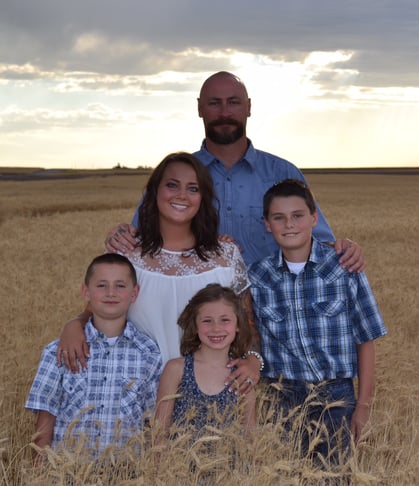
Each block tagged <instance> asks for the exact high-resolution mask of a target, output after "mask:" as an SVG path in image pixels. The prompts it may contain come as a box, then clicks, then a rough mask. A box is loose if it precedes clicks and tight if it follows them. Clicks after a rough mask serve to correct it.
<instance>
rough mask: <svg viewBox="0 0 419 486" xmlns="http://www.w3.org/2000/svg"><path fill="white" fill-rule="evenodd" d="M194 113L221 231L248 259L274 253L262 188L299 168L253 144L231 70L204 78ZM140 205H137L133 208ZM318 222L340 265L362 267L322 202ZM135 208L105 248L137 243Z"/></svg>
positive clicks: (244, 98)
mask: <svg viewBox="0 0 419 486" xmlns="http://www.w3.org/2000/svg"><path fill="white" fill-rule="evenodd" d="M198 114H199V116H200V117H201V118H202V120H203V122H204V128H205V139H204V141H203V143H202V146H201V149H200V150H199V151H198V152H195V153H194V155H195V156H196V157H197V158H198V159H199V160H201V162H202V163H203V164H204V165H205V166H206V167H207V168H208V170H209V172H210V173H211V176H212V179H213V181H214V186H215V191H216V193H217V196H218V199H219V202H220V207H219V215H220V228H219V229H220V233H221V234H227V235H230V236H232V237H233V238H234V240H235V241H236V242H237V244H238V245H239V247H240V248H241V251H242V256H243V259H244V260H245V262H246V264H247V265H249V264H250V263H253V262H256V261H258V260H260V259H262V258H264V257H265V256H267V255H270V254H272V253H273V252H274V251H275V249H276V248H277V244H276V243H275V240H274V239H273V237H272V235H271V234H270V233H268V231H267V230H266V228H265V225H264V222H263V209H262V201H263V195H264V194H265V192H266V190H267V189H268V188H269V187H271V186H272V185H273V184H274V183H276V182H279V181H281V180H284V179H299V180H301V181H303V182H305V183H307V181H306V180H305V178H304V176H303V174H302V173H301V171H300V170H299V169H298V168H297V167H296V166H295V165H294V164H292V163H291V162H288V161H287V160H285V159H282V158H280V157H277V156H275V155H272V154H270V153H267V152H263V151H261V150H257V149H255V148H254V146H253V144H252V142H251V141H250V139H249V138H247V134H246V124H247V118H248V117H249V116H250V114H251V99H250V98H249V96H248V93H247V89H246V86H245V85H244V83H243V82H242V81H241V79H240V78H238V77H237V76H235V75H234V74H232V73H229V72H226V71H220V72H218V73H215V74H213V75H212V76H210V77H209V78H208V79H206V80H205V82H204V84H203V85H202V88H201V91H200V94H199V98H198ZM137 211H138V208H137ZM317 211H318V215H319V222H318V224H317V226H316V227H315V228H314V230H313V234H314V236H315V237H316V238H317V239H318V240H320V241H327V242H334V246H335V250H336V252H338V253H342V252H344V253H343V254H342V257H341V259H340V261H341V264H342V266H343V267H345V268H348V270H349V271H361V270H363V269H364V268H365V259H364V256H363V253H362V250H361V248H360V246H359V245H358V244H356V243H355V242H351V241H350V240H337V241H335V238H334V235H333V231H332V230H331V228H330V226H329V224H328V223H327V221H326V219H325V217H324V216H323V213H322V212H321V210H320V208H319V207H317ZM137 218H138V215H137V212H136V213H135V215H134V217H133V219H132V224H131V225H127V224H120V225H118V226H117V227H115V228H113V229H112V230H111V231H110V232H109V233H108V235H107V238H106V241H105V244H106V247H107V249H108V251H121V252H124V251H125V249H126V248H128V249H132V248H133V247H134V245H135V239H134V234H135V226H136V223H137Z"/></svg>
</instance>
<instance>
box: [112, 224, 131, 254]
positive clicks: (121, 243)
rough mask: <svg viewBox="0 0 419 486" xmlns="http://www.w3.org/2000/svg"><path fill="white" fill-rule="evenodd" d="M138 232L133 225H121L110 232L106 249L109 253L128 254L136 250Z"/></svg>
mask: <svg viewBox="0 0 419 486" xmlns="http://www.w3.org/2000/svg"><path fill="white" fill-rule="evenodd" d="M136 232H137V230H136V229H135V226H133V225H132V224H127V223H121V224H118V226H115V227H114V228H112V229H111V230H109V231H108V234H107V235H106V239H105V247H106V250H107V251H108V252H109V253H118V252H120V253H126V252H128V251H132V250H134V248H135V247H136V245H137V240H136V239H135V234H136Z"/></svg>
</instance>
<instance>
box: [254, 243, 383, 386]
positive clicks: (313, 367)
mask: <svg viewBox="0 0 419 486" xmlns="http://www.w3.org/2000/svg"><path fill="white" fill-rule="evenodd" d="M338 260H339V256H338V255H337V254H336V252H335V250H334V249H333V248H331V247H330V246H328V245H326V244H323V243H320V242H319V241H318V240H316V239H315V238H313V245H312V250H311V254H310V256H309V259H308V261H307V263H306V265H305V267H304V270H303V271H302V272H301V273H300V274H298V275H295V274H293V273H290V271H289V270H288V267H287V265H286V262H285V261H284V260H283V258H282V252H281V250H278V251H277V252H276V253H275V254H274V255H272V256H270V257H267V258H264V259H263V260H261V261H260V262H258V263H254V264H252V265H251V266H250V268H249V279H250V282H251V287H250V291H251V293H252V297H253V304H254V311H255V318H256V324H257V326H258V329H259V332H260V336H261V342H262V354H263V357H264V359H265V369H264V373H263V374H264V376H267V377H269V378H279V376H283V377H284V378H287V379H294V380H304V381H308V382H318V381H322V380H331V379H335V378H353V377H355V376H357V372H358V366H357V344H361V343H365V342H367V341H370V340H372V339H376V338H378V337H380V336H384V335H385V334H386V333H387V330H386V328H385V326H384V322H383V319H382V316H381V313H380V311H379V309H378V306H377V303H376V301H375V298H374V295H373V293H372V290H371V288H370V286H369V283H368V280H367V277H366V276H365V274H364V273H349V272H348V271H346V270H344V269H342V267H341V265H340V264H339V262H338Z"/></svg>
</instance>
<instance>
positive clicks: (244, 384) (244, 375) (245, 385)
mask: <svg viewBox="0 0 419 486" xmlns="http://www.w3.org/2000/svg"><path fill="white" fill-rule="evenodd" d="M233 366H236V367H237V369H236V370H234V371H233V372H232V373H231V374H230V375H229V377H228V378H227V380H226V383H225V384H226V386H227V385H229V386H230V388H229V390H230V391H235V392H236V393H238V394H239V395H245V394H246V393H247V392H249V391H250V390H251V389H252V388H253V387H254V386H256V384H257V383H258V382H259V380H260V371H259V370H260V361H259V360H258V359H257V358H256V357H255V356H247V357H246V358H237V359H233V360H231V361H230V362H229V363H228V365H227V367H228V368H233Z"/></svg>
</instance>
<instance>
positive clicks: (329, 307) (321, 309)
mask: <svg viewBox="0 0 419 486" xmlns="http://www.w3.org/2000/svg"><path fill="white" fill-rule="evenodd" d="M311 308H312V312H313V313H314V314H315V315H316V316H326V317H334V316H337V315H338V314H341V313H342V312H345V311H346V300H331V301H322V302H311Z"/></svg>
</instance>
